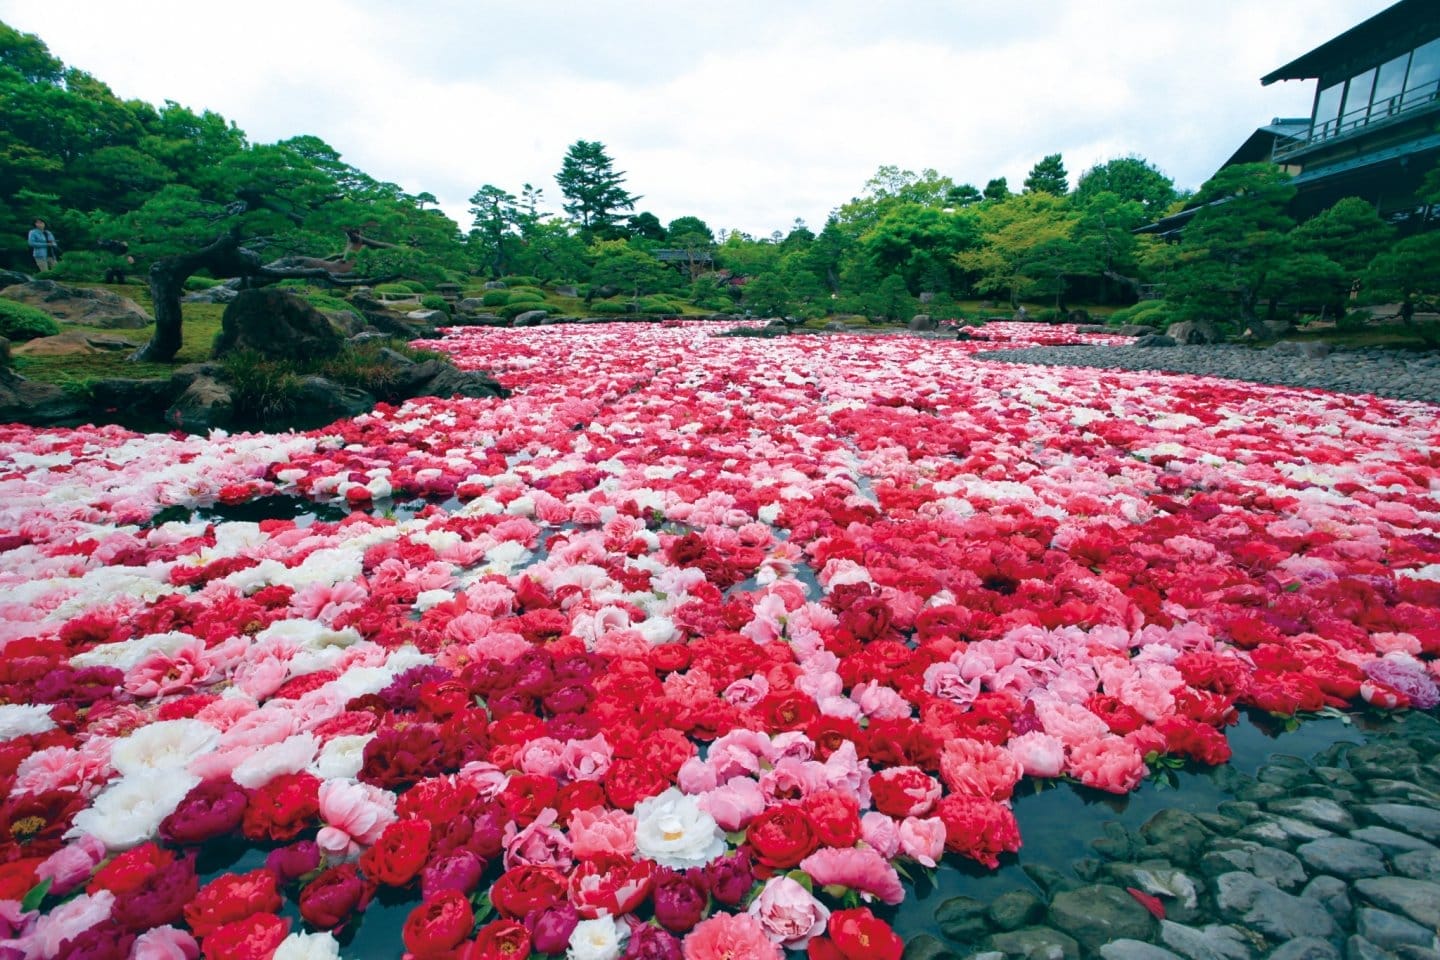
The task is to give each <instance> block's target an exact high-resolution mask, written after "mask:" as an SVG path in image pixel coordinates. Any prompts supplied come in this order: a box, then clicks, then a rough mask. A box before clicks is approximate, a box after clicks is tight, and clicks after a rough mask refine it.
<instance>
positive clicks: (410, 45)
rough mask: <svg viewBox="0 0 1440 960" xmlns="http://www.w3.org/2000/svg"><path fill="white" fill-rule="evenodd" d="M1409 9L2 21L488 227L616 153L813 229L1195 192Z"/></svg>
mask: <svg viewBox="0 0 1440 960" xmlns="http://www.w3.org/2000/svg"><path fill="white" fill-rule="evenodd" d="M1389 5H1390V0H1209V2H1204V3H1202V2H1197V0H1009V2H991V0H951V2H940V0H896V2H883V3H882V2H870V3H864V2H860V0H823V2H821V0H711V2H707V3H694V2H686V0H669V2H666V3H659V2H652V0H624V2H621V0H613V2H608V3H606V2H594V0H591V2H588V3H579V2H561V0H523V2H505V3H491V2H480V0H409V2H404V3H400V2H395V0H284V2H279V0H246V2H243V3H219V2H212V0H179V2H164V0H131V2H108V3H106V2H98V0H0V20H4V21H5V22H6V23H9V24H10V25H11V26H13V27H16V28H17V29H20V30H23V31H25V32H28V33H35V34H38V35H39V36H40V38H41V39H42V40H44V41H45V42H46V44H48V45H49V47H50V50H51V52H52V53H54V54H55V55H56V56H58V57H59V58H60V59H62V60H64V61H65V62H66V63H67V64H68V65H71V66H75V67H79V68H81V69H83V70H86V71H89V72H90V73H92V74H94V75H95V76H96V77H98V78H99V79H101V80H104V81H105V82H107V83H109V84H110V86H111V87H112V88H113V89H114V90H115V92H116V93H117V94H118V95H119V96H121V97H124V98H140V99H144V100H148V101H151V102H153V103H157V104H158V103H161V102H163V101H164V100H167V99H169V100H175V101H178V102H180V103H183V104H185V105H186V106H189V107H192V108H194V109H196V110H199V109H202V108H204V109H211V110H215V111H217V112H219V113H221V114H222V115H224V116H225V117H226V118H227V119H229V120H233V121H234V122H236V123H237V124H238V125H239V126H240V127H241V128H242V129H243V130H245V132H246V133H247V134H248V135H249V137H250V139H251V141H252V142H273V141H275V140H280V139H284V138H286V137H290V136H294V135H297V134H302V133H306V134H314V135H316V136H319V137H320V138H322V139H323V140H325V141H326V142H328V143H329V144H330V145H331V146H333V147H334V148H335V149H337V150H338V151H340V153H341V154H342V155H343V157H344V159H345V160H346V161H347V162H348V163H351V164H353V165H355V166H357V167H359V168H360V169H362V170H364V171H366V172H367V173H369V174H370V175H372V176H374V177H377V178H379V179H382V180H389V181H393V182H395V183H398V184H400V185H401V186H402V187H403V188H404V189H405V190H407V191H409V192H411V193H418V192H420V191H429V192H431V193H433V194H435V195H436V196H437V197H439V198H440V200H441V204H442V206H443V207H444V208H445V209H446V211H447V212H449V213H450V215H451V216H453V217H455V218H456V219H457V220H459V221H460V223H461V225H462V226H466V227H468V225H469V219H470V216H469V214H468V213H467V212H466V208H467V207H468V204H467V202H466V201H467V198H468V197H469V196H470V195H471V194H472V193H474V192H475V190H476V189H477V188H479V187H480V186H481V185H482V184H485V183H493V184H495V185H497V186H500V187H503V188H505V189H507V190H510V191H512V192H514V193H517V194H518V193H519V192H520V187H521V185H522V184H523V183H526V182H530V183H533V184H535V185H536V186H540V187H543V188H544V191H545V198H546V201H547V205H548V206H549V207H550V208H551V209H552V210H554V211H556V212H558V211H559V207H560V201H561V197H560V195H559V190H558V188H557V187H556V186H555V183H554V180H553V177H554V174H555V172H556V171H558V170H559V169H560V163H561V160H562V158H563V157H564V155H565V150H566V148H567V147H568V146H569V145H570V144H572V143H574V142H575V141H576V140H580V139H584V140H599V141H601V142H602V143H604V144H605V146H606V148H607V150H608V152H609V154H610V156H611V157H612V158H613V159H614V161H615V165H616V169H618V170H623V171H625V173H626V176H627V182H626V187H627V188H628V189H629V190H630V191H631V192H632V193H635V194H640V195H642V196H643V199H642V200H641V201H640V202H639V204H638V205H637V208H636V209H637V211H638V210H649V211H651V212H653V213H654V214H655V215H656V216H658V217H659V218H660V220H661V221H662V222H669V221H670V220H671V219H673V218H675V217H678V216H682V215H687V214H688V215H695V216H699V217H701V218H702V219H704V220H705V221H706V222H707V223H709V224H710V226H711V227H712V228H714V229H716V230H719V229H721V228H728V229H740V230H745V231H747V232H749V233H752V234H755V235H757V236H763V235H767V234H769V233H770V232H771V231H772V230H775V229H780V230H788V229H789V227H790V225H791V223H792V222H793V221H794V219H795V218H796V217H801V218H803V219H804V220H805V221H806V222H807V223H809V224H810V225H811V226H812V227H815V228H816V229H818V228H819V226H820V225H821V224H822V223H823V222H824V220H825V216H826V214H827V213H828V211H830V210H831V209H833V208H834V207H836V206H838V205H840V204H841V203H844V202H845V201H846V200H848V199H850V198H851V197H854V196H856V195H857V194H859V193H860V192H861V191H862V189H863V187H864V184H865V181H866V180H867V179H869V178H870V176H872V175H873V174H874V172H875V171H876V169H877V168H878V167H880V166H881V165H882V164H894V165H896V166H899V167H901V168H909V169H914V170H920V169H923V168H925V167H933V168H935V169H937V170H939V171H940V172H941V173H943V174H946V175H949V176H950V177H953V178H954V179H955V180H956V181H957V182H966V181H968V182H971V183H974V184H976V185H977V186H983V185H984V183H985V182H986V181H987V180H989V179H990V178H991V177H996V176H1005V177H1008V178H1009V180H1010V184H1011V186H1012V188H1016V187H1018V186H1019V184H1020V181H1021V180H1023V179H1024V177H1025V174H1026V172H1027V171H1028V170H1029V169H1030V167H1031V165H1032V164H1033V163H1034V162H1035V161H1036V160H1038V159H1040V158H1041V157H1042V156H1044V155H1045V154H1047V153H1055V152H1059V153H1061V154H1063V156H1064V161H1065V166H1066V168H1067V169H1068V170H1069V171H1070V176H1071V184H1072V185H1073V184H1074V181H1075V179H1076V178H1077V177H1078V176H1079V174H1080V173H1081V172H1083V171H1084V170H1085V169H1086V168H1088V167H1090V166H1091V165H1093V164H1095V163H1097V162H1101V161H1104V160H1106V159H1109V158H1112V157H1116V156H1123V155H1126V154H1138V155H1140V156H1143V157H1145V158H1146V159H1148V160H1149V161H1150V162H1152V163H1154V164H1155V165H1156V166H1158V167H1159V168H1160V169H1161V170H1163V171H1164V172H1165V173H1167V174H1169V175H1170V176H1171V177H1173V178H1174V179H1175V181H1176V183H1177V185H1179V186H1181V187H1192V188H1193V187H1196V186H1198V185H1199V184H1200V183H1201V182H1202V181H1203V180H1204V179H1205V178H1206V177H1208V176H1209V175H1210V174H1211V173H1213V172H1214V170H1215V168H1216V167H1217V166H1218V165H1219V164H1220V163H1221V162H1222V161H1223V160H1225V159H1226V158H1227V157H1228V156H1229V155H1230V154H1231V153H1232V152H1233V151H1234V149H1235V148H1236V147H1237V146H1239V144H1240V143H1241V142H1242V141H1243V140H1244V139H1245V137H1246V136H1248V135H1249V134H1250V133H1251V132H1252V131H1253V130H1254V129H1255V127H1256V126H1259V125H1261V124H1263V123H1267V122H1269V120H1270V118H1271V117H1275V116H1301V115H1307V114H1308V113H1309V110H1310V101H1311V98H1312V96H1313V94H1314V81H1289V82H1285V83H1277V84H1274V85H1272V86H1269V87H1262V86H1261V85H1260V82H1259V78H1260V76H1261V75H1263V74H1265V73H1267V72H1269V71H1270V70H1272V69H1274V68H1275V67H1278V66H1280V65H1281V64H1283V63H1286V62H1288V61H1289V60H1291V59H1293V58H1294V57H1296V56H1298V55H1300V54H1302V53H1304V52H1306V51H1307V50H1309V49H1311V48H1313V47H1315V46H1317V45H1318V44H1320V43H1322V42H1324V41H1325V40H1328V39H1329V38H1330V37H1332V36H1334V35H1335V34H1337V33H1340V32H1342V31H1344V30H1346V29H1348V28H1349V27H1351V26H1353V25H1354V24H1356V23H1359V22H1360V21H1361V20H1363V19H1365V18H1366V17H1369V16H1371V15H1373V14H1375V13H1377V12H1379V11H1380V10H1382V9H1384V8H1385V7H1387V6H1389Z"/></svg>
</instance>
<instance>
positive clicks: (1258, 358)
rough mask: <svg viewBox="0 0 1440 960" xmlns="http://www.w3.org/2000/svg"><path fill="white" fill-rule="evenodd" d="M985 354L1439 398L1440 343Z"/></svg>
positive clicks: (1027, 350) (991, 357)
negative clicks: (1420, 348) (1411, 347)
mask: <svg viewBox="0 0 1440 960" xmlns="http://www.w3.org/2000/svg"><path fill="white" fill-rule="evenodd" d="M975 357H976V359H978V360H998V361H1002V362H1005V363H1036V364H1042V365H1045V366H1069V367H1103V368H1106V369H1113V370H1137V371H1138V370H1157V371H1164V372H1172V373H1190V374H1197V375H1200V376H1210V377H1225V378H1228V379H1232V380H1249V381H1251V382H1253V383H1272V384H1279V385H1282V386H1288V387H1316V388H1319V389H1322V390H1332V391H1335V392H1337V393H1370V394H1375V395H1376V396H1381V397H1392V398H1394V399H1397V400H1424V401H1427V402H1429V403H1440V351H1434V350H1432V351H1430V352H1428V353H1416V352H1410V351H1403V350H1384V349H1376V348H1366V349H1361V350H1337V351H1335V352H1333V353H1331V354H1330V355H1329V356H1327V357H1323V358H1318V359H1311V358H1308V357H1304V356H1292V355H1286V354H1285V353H1282V352H1279V351H1277V350H1275V349H1274V348H1271V349H1269V350H1258V349H1255V348H1253V347H1245V346H1238V345H1232V344H1226V345H1218V346H1181V347H1134V346H1125V347H1101V346H1069V347H1030V348H1025V349H1020V350H993V351H987V352H985V353H978V354H976V355H975Z"/></svg>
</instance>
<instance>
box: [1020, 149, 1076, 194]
mask: <svg viewBox="0 0 1440 960" xmlns="http://www.w3.org/2000/svg"><path fill="white" fill-rule="evenodd" d="M1068 177H1069V174H1067V173H1066V172H1065V163H1064V162H1063V161H1062V160H1061V159H1060V154H1058V153H1052V154H1050V155H1049V156H1047V157H1044V158H1042V159H1041V160H1040V161H1039V162H1038V163H1036V164H1035V166H1033V167H1031V168H1030V174H1029V176H1027V177H1026V178H1025V192H1026V193H1050V194H1054V195H1055V196H1057V197H1063V196H1065V194H1067V193H1069V192H1070V181H1069V179H1068Z"/></svg>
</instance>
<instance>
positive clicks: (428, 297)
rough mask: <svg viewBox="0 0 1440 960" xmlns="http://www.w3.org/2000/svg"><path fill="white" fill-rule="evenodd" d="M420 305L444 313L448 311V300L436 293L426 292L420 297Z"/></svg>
mask: <svg viewBox="0 0 1440 960" xmlns="http://www.w3.org/2000/svg"><path fill="white" fill-rule="evenodd" d="M420 306H422V307H424V308H425V309H426V310H439V311H441V312H443V313H445V314H449V313H450V301H448V300H446V299H445V298H444V297H442V296H440V294H438V293H427V294H425V296H423V297H421V298H420Z"/></svg>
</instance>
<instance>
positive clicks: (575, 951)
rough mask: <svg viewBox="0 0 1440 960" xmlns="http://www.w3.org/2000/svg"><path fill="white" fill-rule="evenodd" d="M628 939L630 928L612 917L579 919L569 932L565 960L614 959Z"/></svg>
mask: <svg viewBox="0 0 1440 960" xmlns="http://www.w3.org/2000/svg"><path fill="white" fill-rule="evenodd" d="M629 939H630V928H629V927H627V926H626V925H625V924H624V922H622V921H620V920H616V919H614V918H613V917H600V918H598V919H595V920H581V921H580V922H579V923H577V924H576V925H575V930H574V932H573V933H571V934H570V946H569V947H568V948H567V949H566V951H565V956H566V958H567V960H615V958H616V957H618V956H620V951H622V950H624V949H625V941H627V940H629Z"/></svg>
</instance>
